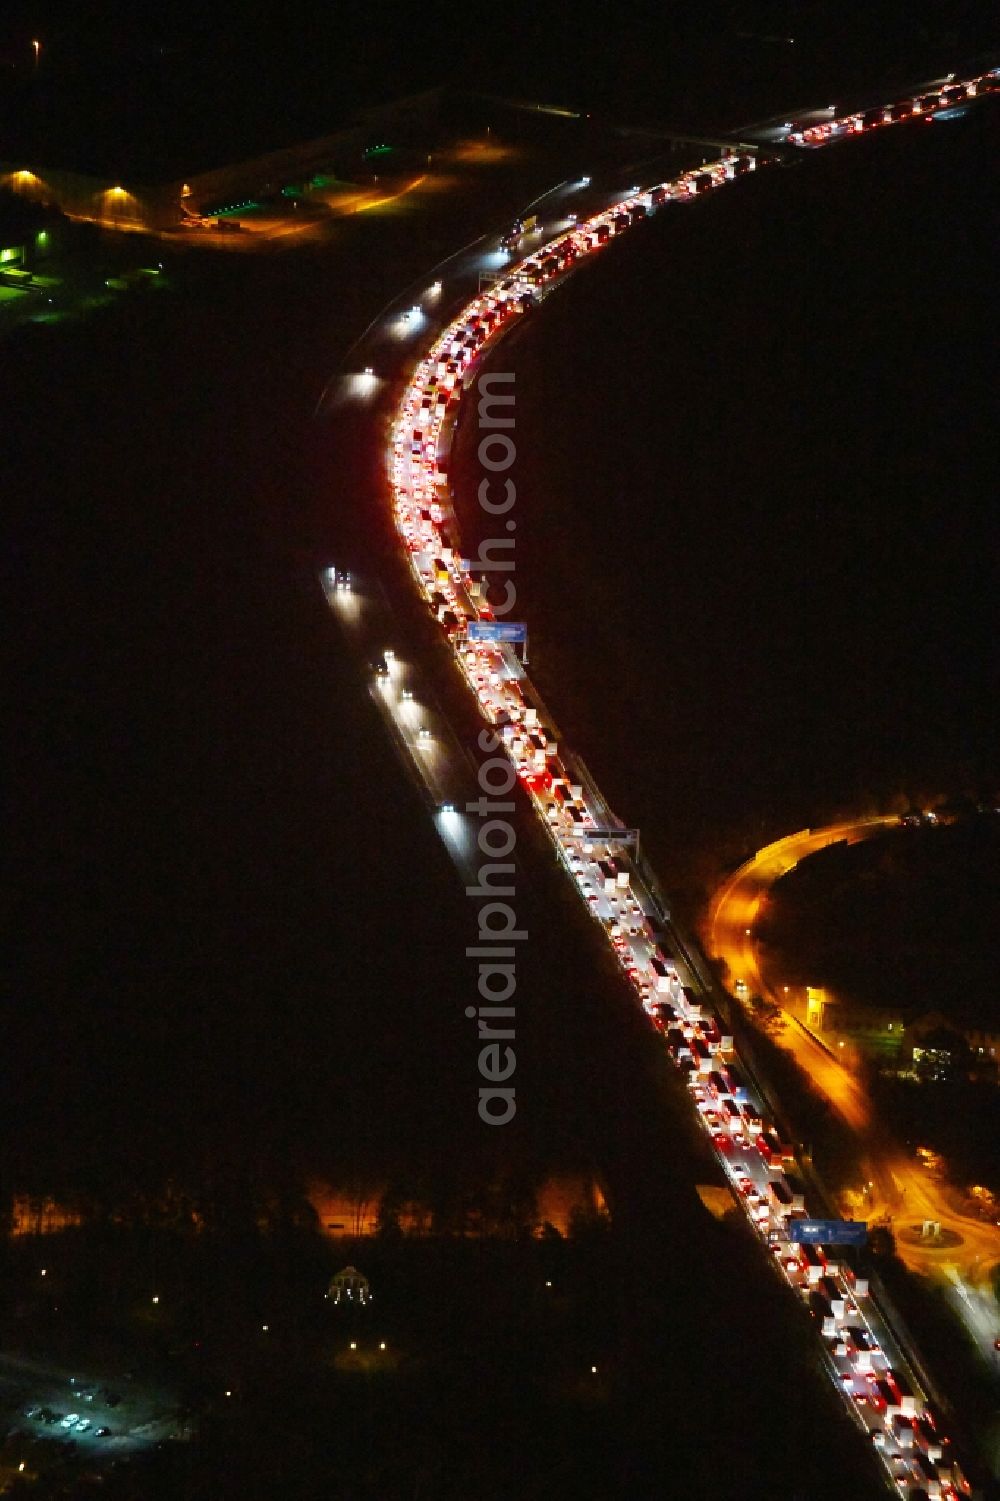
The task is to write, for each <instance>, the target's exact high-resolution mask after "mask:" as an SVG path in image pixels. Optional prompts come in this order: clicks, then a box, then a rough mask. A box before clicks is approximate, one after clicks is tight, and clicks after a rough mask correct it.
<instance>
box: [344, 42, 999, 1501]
mask: <svg viewBox="0 0 1000 1501" xmlns="http://www.w3.org/2000/svg"><path fill="white" fill-rule="evenodd" d="M997 85H998V79H997V76H996V72H995V71H994V72H993V73H989V74H986V75H984V76H982V77H978V78H973V79H969V80H967V81H966V82H965V83H960V84H952V85H951V86H950V87H948V88H945V89H943V90H941V91H940V92H939V93H937V94H935V95H933V96H931V95H925V96H922V97H920V98H919V99H911V100H907V101H901V102H899V103H895V104H890V105H887V106H885V107H884V108H880V109H879V110H875V111H873V110H869V111H866V112H865V113H864V114H863V115H859V116H856V117H853V116H852V117H851V118H850V119H849V120H847V121H845V122H841V121H839V120H837V121H830V122H828V123H827V124H825V125H824V126H823V127H817V128H811V129H808V130H805V131H802V132H798V133H796V132H794V131H793V132H792V133H791V134H790V135H789V136H788V139H789V140H790V141H791V142H792V143H793V144H797V145H808V146H822V145H825V144H828V143H829V142H831V141H835V140H840V139H847V138H850V137H851V136H854V135H858V134H863V133H865V132H866V131H868V130H874V129H879V128H882V127H883V126H885V125H889V124H897V123H901V122H903V121H905V120H912V119H913V118H914V117H915V116H917V115H922V116H923V117H925V118H929V117H931V116H933V114H934V113H935V112H936V111H939V110H943V109H947V108H950V107H953V105H954V104H955V103H956V102H957V101H958V100H959V98H960V97H961V98H962V99H966V98H971V97H974V96H976V95H981V94H983V93H988V92H993V91H995V90H996V88H997ZM959 90H961V91H962V92H961V95H959ZM757 166H758V162H757V160H756V159H755V157H754V156H753V155H750V154H735V153H734V154H731V155H727V156H723V157H722V158H720V159H719V160H718V161H715V162H712V163H710V164H708V165H706V166H703V167H701V168H699V169H697V170H694V171H690V172H685V173H683V174H681V175H680V176H678V177H677V178H675V179H672V180H670V181H667V182H662V183H658V184H655V185H654V186H652V187H650V188H646V189H644V190H642V191H640V190H638V189H635V190H633V191H632V192H630V193H629V194H628V195H627V196H626V197H625V198H623V199H622V200H621V201H619V202H617V203H614V204H612V205H611V206H610V207H608V208H606V209H604V210H602V211H601V212H599V213H597V214H595V215H594V216H593V217H591V218H588V219H586V220H585V221H583V222H581V223H577V224H575V225H573V226H572V227H571V228H570V229H568V230H565V231H564V232H562V233H560V234H558V235H557V236H556V237H555V238H554V239H552V240H550V241H549V242H548V243H547V244H546V245H544V246H543V247H542V248H539V249H537V250H536V251H534V252H533V253H532V254H531V255H529V256H528V257H526V258H525V259H523V260H522V261H520V262H519V263H518V264H516V265H513V266H511V267H509V268H508V269H507V271H506V273H505V274H504V275H503V276H502V277H500V278H498V279H497V281H496V282H495V284H494V285H493V286H491V287H490V288H489V289H488V290H486V291H483V292H480V294H479V295H478V296H476V297H474V298H473V299H472V300H471V301H470V302H469V303H468V304H467V305H466V306H465V307H464V308H463V310H462V311H461V313H460V314H459V315H458V316H457V317H456V318H454V319H452V321H451V322H450V323H449V325H448V326H447V327H446V328H445V329H444V331H443V332H442V333H441V334H440V335H439V337H438V338H437V339H436V340H435V342H434V343H433V345H432V346H431V348H430V349H429V350H428V351H427V353H426V354H425V356H424V357H423V359H421V361H420V362H419V364H418V365H417V367H416V369H415V370H414V372H413V374H412V377H411V378H410V380H409V383H408V385H407V388H406V390H405V393H404V396H403V398H402V400H401V402H400V404H399V406H398V409H397V411H396V413H395V418H394V421H393V424H392V428H391V446H390V450H389V453H388V456H387V457H388V469H389V478H390V485H391V491H392V503H393V510H394V516H395V522H396V526H397V529H398V532H399V535H400V537H401V538H402V541H403V543H404V545H405V547H406V551H407V555H408V558H409V561H410V566H411V568H412V571H413V574H414V577H415V579H416V582H417V585H418V588H419V590H420V592H421V593H422V595H423V597H424V599H425V600H426V602H427V604H428V605H429V607H430V608H431V610H432V611H433V613H434V615H435V617H436V618H437V620H438V621H439V622H440V624H441V626H442V629H443V630H444V631H445V633H446V634H447V637H448V640H449V642H450V644H451V647H452V649H453V652H454V655H455V660H456V662H457V664H458V666H459V667H460V669H461V671H462V673H463V674H464V676H465V678H466V680H467V683H468V685H469V687H470V689H471V691H472V692H473V693H474V694H475V696H476V698H477V700H478V704H479V707H480V710H481V712H482V714H483V716H484V718H485V719H486V720H487V721H488V722H489V723H490V724H491V725H493V726H494V727H495V729H496V732H497V734H498V736H499V737H500V739H501V740H502V743H503V746H504V749H505V750H506V753H507V754H508V756H509V757H510V759H511V761H512V762H513V765H514V767H515V769H516V771H517V774H518V776H519V778H520V780H521V783H522V785H523V787H524V789H525V791H526V792H527V795H528V797H529V798H530V800H531V803H532V805H533V806H534V808H535V811H536V813H537V814H538V817H539V818H540V820H541V821H542V823H543V825H544V826H545V828H546V829H547V830H548V833H549V836H550V838H551V840H552V843H553V846H554V849H555V852H556V854H557V856H558V858H559V860H560V861H561V862H562V864H563V866H564V867H565V869H566V871H567V873H568V875H569V877H570V878H571V879H572V880H573V882H574V883H575V884H576V887H577V889H578V891H579V894H580V897H581V899H582V900H583V901H584V902H585V903H586V905H587V907H588V908H589V910H590V912H591V913H592V915H593V918H594V920H595V922H597V923H599V924H600V926H601V928H602V929H603V931H604V933H605V934H606V937H607V941H608V942H609V943H610V944H611V946H612V947H613V949H614V952H615V955H616V956H617V959H618V962H619V963H620V965H621V967H622V970H623V972H624V973H625V975H626V977H627V978H628V980H629V982H630V983H631V985H632V987H633V989H634V991H635V993H636V996H637V999H638V1000H639V1002H640V1003H641V1005H642V1007H643V1009H644V1011H645V1012H646V1014H647V1015H648V1017H649V1018H650V1021H651V1023H652V1025H653V1026H655V1027H656V1028H657V1030H658V1031H659V1032H660V1033H661V1034H662V1035H663V1038H664V1042H665V1046H666V1048H667V1051H668V1053H669V1055H670V1057H671V1058H672V1059H673V1060H674V1062H675V1063H676V1065H677V1066H678V1067H679V1068H680V1069H681V1070H682V1071H683V1072H684V1073H685V1074H686V1077H687V1082H688V1086H689V1088H690V1091H691V1096H692V1102H693V1106H694V1108H695V1110H696V1112H697V1115H698V1118H699V1119H700V1121H701V1123H702V1125H703V1127H704V1129H705V1131H706V1132H707V1133H708V1134H709V1136H710V1137H711V1140H712V1142H713V1144H714V1147H715V1149H716V1151H717V1154H718V1157H719V1160H720V1162H721V1164H722V1166H723V1168H724V1170H725V1172H726V1174H727V1175H728V1178H729V1180H730V1182H731V1183H732V1186H733V1190H734V1194H735V1195H736V1198H737V1200H738V1201H739V1202H740V1203H741V1204H742V1205H743V1207H744V1209H745V1211H746V1214H747V1216H748V1218H749V1220H750V1222H751V1224H752V1225H753V1226H754V1227H755V1229H756V1230H757V1231H758V1232H759V1234H760V1235H761V1237H762V1239H763V1241H764V1243H765V1244H766V1245H767V1246H768V1248H769V1250H770V1251H771V1252H772V1253H773V1256H774V1263H775V1266H776V1268H777V1269H778V1270H779V1272H780V1274H782V1275H783V1276H784V1277H785V1279H786V1280H787V1282H788V1283H789V1285H790V1286H791V1287H792V1288H793V1289H794V1290H795V1291H796V1293H797V1295H799V1296H800V1297H801V1298H802V1299H803V1300H804V1301H806V1302H808V1304H809V1307H810V1309H811V1311H812V1313H813V1314H814V1316H815V1317H816V1319H817V1321H818V1324H819V1328H820V1332H821V1336H822V1340H823V1347H824V1351H825V1358H826V1362H827V1368H828V1371H829V1374H830V1377H831V1379H832V1380H833V1381H834V1382H835V1383H836V1385H837V1387H838V1389H839V1390H840V1391H841V1393H842V1395H843V1397H844V1399H845V1401H846V1402H847V1404H848V1406H849V1408H850V1410H851V1412H852V1414H853V1415H854V1418H855V1420H856V1421H857V1422H858V1424H859V1425H860V1426H861V1427H862V1428H863V1429H864V1430H865V1431H866V1432H867V1433H868V1434H869V1435H870V1437H871V1440H872V1442H873V1444H874V1445H875V1446H876V1447H877V1448H878V1450H879V1453H880V1454H881V1456H882V1459H883V1461H884V1464H885V1467H886V1470H887V1471H888V1474H889V1476H890V1477H891V1479H892V1482H893V1484H894V1486H895V1488H896V1490H897V1492H898V1493H899V1494H900V1495H902V1496H906V1497H910V1498H914V1501H915V1498H918V1497H923V1496H927V1497H932V1498H937V1497H941V1498H946V1501H956V1498H958V1497H959V1496H962V1495H969V1494H971V1488H970V1486H969V1484H968V1481H967V1480H966V1479H965V1477H964V1475H963V1474H962V1472H961V1470H960V1468H959V1466H958V1464H957V1462H956V1461H955V1460H954V1459H953V1457H952V1452H951V1445H950V1443H949V1440H948V1438H947V1436H946V1435H945V1434H944V1433H943V1432H942V1430H941V1425H940V1420H939V1418H938V1417H936V1416H935V1415H934V1414H933V1413H932V1411H931V1408H930V1405H929V1401H928V1397H927V1393H926V1392H925V1391H924V1390H922V1388H921V1386H920V1385H919V1383H918V1382H917V1380H916V1378H915V1376H914V1375H913V1372H912V1369H911V1368H910V1366H909V1365H908V1363H907V1362H906V1360H905V1359H904V1357H903V1355H902V1353H901V1350H900V1348H899V1343H898V1341H897V1339H896V1337H895V1335H894V1333H893V1331H892V1329H891V1328H890V1326H889V1323H888V1321H887V1319H886V1318H885V1316H884V1315H883V1314H882V1313H881V1311H880V1309H879V1307H878V1306H877V1303H876V1300H875V1299H874V1298H873V1297H872V1296H871V1294H870V1293H869V1291H868V1288H867V1286H866V1284H865V1283H864V1281H863V1280H861V1279H860V1278H857V1277H856V1276H855V1275H854V1273H853V1271H852V1269H851V1267H850V1266H849V1265H848V1264H847V1263H846V1262H845V1261H843V1260H840V1259H838V1256H837V1253H836V1251H835V1250H834V1249H833V1248H825V1249H816V1248H812V1247H806V1246H803V1245H802V1244H800V1243H799V1242H798V1241H796V1239H795V1227H796V1223H797V1222H801V1220H802V1219H803V1217H804V1215H805V1213H806V1210H807V1208H808V1205H807V1202H806V1195H805V1193H804V1190H803V1187H802V1182H801V1175H800V1173H799V1171H798V1164H797V1163H796V1161H795V1158H794V1155H793V1153H792V1151H791V1150H790V1149H789V1148H788V1147H787V1146H785V1145H784V1144H783V1143H781V1142H780V1140H778V1138H777V1135H776V1133H775V1130H774V1128H773V1125H772V1124H771V1122H770V1121H769V1120H768V1119H767V1117H766V1115H765V1111H764V1109H763V1106H762V1103H761V1098H760V1095H759V1092H758V1091H757V1090H756V1089H755V1087H754V1085H753V1083H752V1081H751V1076H750V1071H749V1070H748V1069H747V1068H746V1067H745V1066H744V1065H743V1063H742V1062H741V1060H740V1059H739V1057H738V1056H737V1053H736V1051H735V1049H734V1047H733V1039H732V1038H731V1037H729V1036H726V1035H724V1033H723V1031H722V1030H721V1028H720V1022H719V1018H718V1016H717V1014H716V1013H715V1011H714V1010H713V1008H712V1006H711V1004H710V1002H709V1000H708V995H709V994H710V991H711V985H710V980H709V978H708V975H707V972H706V969H705V966H704V961H703V959H702V958H701V956H700V954H699V953H698V952H697V950H696V949H695V948H694V946H693V945H692V944H691V943H690V942H689V941H688V940H687V939H686V938H685V937H684V936H683V935H682V934H681V933H680V932H679V931H678V929H677V928H676V926H675V925H674V923H673V922H672V921H671V918H670V914H669V912H668V911H667V909H666V907H665V905H664V903H663V900H662V898H661V896H660V894H659V892H658V890H657V889H656V886H655V882H654V880H653V878H652V876H651V874H650V873H649V872H648V871H647V870H646V868H645V865H644V863H643V862H641V861H640V859H639V856H638V850H637V848H636V840H635V836H634V835H633V834H632V833H630V831H628V830H626V829H625V828H624V826H623V825H622V824H621V822H620V821H619V820H618V819H617V818H616V817H615V816H614V815H613V814H612V813H611V811H610V809H609V808H608V806H607V804H606V802H605V801H604V799H603V798H602V796H601V794H600V792H599V790H598V788H597V787H596V785H595V784H594V782H593V780H592V778H590V777H589V776H588V775H587V772H586V768H585V767H584V766H583V764H582V762H581V761H580V760H579V759H578V758H577V757H575V756H574V754H573V753H572V751H571V750H570V749H569V747H567V746H566V745H565V743H564V742H563V741H562V739H561V737H560V736H559V734H558V731H557V730H556V728H555V725H554V721H553V719H552V716H551V715H550V714H549V713H548V712H547V710H546V709H545V706H544V704H543V703H542V701H541V699H540V698H539V695H538V693H537V691H536V690H535V688H534V685H533V684H532V682H531V680H530V678H529V677H528V675H527V673H526V672H525V669H524V667H523V666H522V665H521V663H520V662H519V661H518V659H517V656H516V654H515V653H514V651H513V649H512V648H510V647H506V646H502V645H495V644H492V643H482V642H473V641H471V640H470V639H469V635H468V626H469V622H470V621H474V620H475V621H489V620H492V619H493V611H492V609H491V607H490V603H489V601H488V597H487V596H488V592H489V591H488V589H487V587H486V585H485V584H484V581H483V579H482V577H476V576H475V573H474V572H473V568H471V567H470V565H469V563H468V562H467V561H465V560H463V559H462V557H461V554H460V548H459V539H458V536H457V532H456V528H455V522H454V512H453V509H452V506H451V502H450V495H449V487H448V480H447V476H446V473H445V471H444V467H443V465H442V460H443V456H444V453H445V450H446V447H447V443H448V439H449V435H450V430H451V425H452V423H453V421H454V418H455V413H456V410H457V407H458V404H459V402H460V401H461V399H462V397H463V395H464V394H465V392H466V390H467V389H468V387H469V385H470V382H471V375H472V372H473V368H474V366H475V365H476V362H477V360H478V358H479V356H480V355H481V354H482V353H483V351H484V350H486V349H487V348H489V347H491V346H492V345H493V344H494V343H495V342H496V341H497V339H498V338H499V337H501V336H502V334H503V333H504V332H506V331H507V330H508V329H509V328H510V327H511V326H512V325H514V324H515V323H516V322H517V320H518V319H520V318H521V317H522V316H523V315H524V312H525V310H526V309H527V308H529V307H530V306H531V305H532V304H533V303H534V302H535V301H536V300H537V299H538V298H540V297H544V296H546V295H548V292H549V291H550V290H551V289H552V287H553V286H555V285H558V284H559V283H560V282H561V281H562V280H563V278H564V277H565V276H566V274H567V273H568V272H570V271H571V270H572V269H573V268H574V266H575V265H578V264H580V263H581V262H582V261H584V260H586V259H587V258H588V257H589V256H591V255H594V254H596V253H599V252H600V251H601V250H602V249H603V247H604V246H605V245H606V244H607V243H609V242H610V241H611V240H612V239H614V238H616V237H617V236H618V235H620V234H622V233H624V232H625V231H626V230H628V229H630V228H631V227H633V226H634V225H635V224H637V223H639V222H641V220H643V219H644V218H645V217H646V216H647V215H648V214H650V213H652V212H655V211H656V210H657V209H658V208H659V207H660V206H661V205H663V204H666V203H668V202H682V201H685V200H690V199H693V198H697V197H698V196H699V195H701V194H703V193H708V192H711V191H714V190H715V189H716V188H719V187H722V186H724V185H725V184H726V183H728V182H731V181H733V180H734V179H735V178H737V177H739V176H741V175H743V174H745V173H749V172H751V171H753V170H755V168H756V167H757ZM500 410H501V411H502V410H503V409H502V408H500ZM497 529H498V530H499V529H500V528H499V524H498V528H497ZM338 580H339V586H342V587H345V588H349V587H350V585H349V583H348V582H347V581H346V580H344V579H341V578H340V576H338V575H336V574H335V573H333V571H332V570H331V578H330V580H329V581H328V583H329V587H330V588H331V589H335V588H336V587H338ZM501 587H502V575H501ZM494 592H496V591H495V590H494ZM444 816H445V817H453V818H456V819H458V818H460V817H461V816H462V815H461V814H459V813H455V812H452V811H451V810H450V808H447V807H446V808H445V809H444Z"/></svg>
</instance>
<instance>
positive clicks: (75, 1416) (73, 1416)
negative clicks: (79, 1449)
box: [59, 1412, 80, 1428]
mask: <svg viewBox="0 0 1000 1501" xmlns="http://www.w3.org/2000/svg"><path fill="white" fill-rule="evenodd" d="M79 1421H80V1414H79V1413H78V1412H68V1413H67V1414H66V1416H65V1417H64V1418H63V1419H62V1420H61V1421H60V1424H59V1427H60V1428H72V1426H73V1424H74V1423H79Z"/></svg>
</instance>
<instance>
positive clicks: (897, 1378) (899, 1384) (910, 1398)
mask: <svg viewBox="0 0 1000 1501" xmlns="http://www.w3.org/2000/svg"><path fill="white" fill-rule="evenodd" d="M888 1379H889V1385H890V1386H891V1387H892V1388H893V1390H894V1391H895V1393H896V1399H897V1401H898V1403H899V1406H900V1408H901V1409H902V1411H903V1412H905V1413H907V1414H910V1415H912V1414H914V1413H915V1412H916V1410H917V1397H916V1393H915V1392H914V1390H913V1387H912V1386H911V1385H910V1383H909V1381H908V1380H907V1379H906V1376H905V1375H904V1374H903V1372H902V1371H897V1370H896V1369H895V1367H894V1368H893V1369H892V1370H890V1372H889V1377H888Z"/></svg>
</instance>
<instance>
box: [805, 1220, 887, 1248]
mask: <svg viewBox="0 0 1000 1501" xmlns="http://www.w3.org/2000/svg"><path fill="white" fill-rule="evenodd" d="M788 1231H789V1239H790V1240H794V1241H795V1242H796V1244H797V1245H800V1246H863V1245H864V1243H865V1241H866V1240H867V1239H868V1226H867V1225H866V1223H865V1221H864V1220H792V1221H791V1222H790V1223H789V1225H788Z"/></svg>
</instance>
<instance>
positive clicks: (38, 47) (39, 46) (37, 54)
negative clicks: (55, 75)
mask: <svg viewBox="0 0 1000 1501" xmlns="http://www.w3.org/2000/svg"><path fill="white" fill-rule="evenodd" d="M31 45H32V47H33V48H34V52H35V72H36V73H37V71H38V59H39V57H40V56H41V51H42V44H41V42H32V44H31Z"/></svg>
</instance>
